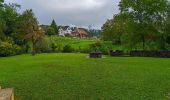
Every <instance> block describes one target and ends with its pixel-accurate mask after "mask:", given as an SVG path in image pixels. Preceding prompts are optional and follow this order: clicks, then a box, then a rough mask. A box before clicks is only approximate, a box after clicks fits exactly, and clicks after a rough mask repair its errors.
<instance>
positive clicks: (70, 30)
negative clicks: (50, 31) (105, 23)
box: [58, 26, 88, 38]
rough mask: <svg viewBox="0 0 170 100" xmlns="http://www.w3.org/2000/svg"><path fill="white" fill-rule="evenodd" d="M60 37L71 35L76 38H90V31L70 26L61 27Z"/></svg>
mask: <svg viewBox="0 0 170 100" xmlns="http://www.w3.org/2000/svg"><path fill="white" fill-rule="evenodd" d="M58 29H59V30H58V31H59V36H65V35H66V34H69V35H71V36H72V37H74V38H88V30H87V29H85V28H77V27H70V26H59V27H58Z"/></svg>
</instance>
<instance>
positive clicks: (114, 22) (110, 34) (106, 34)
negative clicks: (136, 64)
mask: <svg viewBox="0 0 170 100" xmlns="http://www.w3.org/2000/svg"><path fill="white" fill-rule="evenodd" d="M121 17H122V16H120V15H115V16H114V17H113V19H111V20H107V21H106V23H105V24H104V25H103V27H102V35H103V39H104V40H111V41H113V43H116V44H117V43H118V44H120V43H121V36H122V34H123V33H124V27H123V26H124V21H123V19H122V18H121Z"/></svg>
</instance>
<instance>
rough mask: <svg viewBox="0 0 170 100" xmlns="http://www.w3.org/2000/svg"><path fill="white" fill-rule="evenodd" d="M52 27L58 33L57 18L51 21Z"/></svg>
mask: <svg viewBox="0 0 170 100" xmlns="http://www.w3.org/2000/svg"><path fill="white" fill-rule="evenodd" d="M51 27H52V28H53V29H54V31H55V34H56V35H58V26H57V24H56V22H55V20H54V19H53V21H52V23H51Z"/></svg>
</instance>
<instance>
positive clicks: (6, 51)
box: [0, 42, 19, 57]
mask: <svg viewBox="0 0 170 100" xmlns="http://www.w3.org/2000/svg"><path fill="white" fill-rule="evenodd" d="M17 50H19V48H18V46H16V45H15V46H13V45H12V44H11V43H8V42H1V43H0V56H1V57H6V56H11V55H15V54H16V51H17Z"/></svg>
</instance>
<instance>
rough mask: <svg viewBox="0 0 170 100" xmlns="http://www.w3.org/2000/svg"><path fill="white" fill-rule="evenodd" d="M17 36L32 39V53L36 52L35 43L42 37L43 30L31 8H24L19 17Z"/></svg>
mask: <svg viewBox="0 0 170 100" xmlns="http://www.w3.org/2000/svg"><path fill="white" fill-rule="evenodd" d="M19 20H20V22H19V26H18V33H19V34H18V36H19V37H20V38H22V39H25V40H31V41H32V55H35V54H36V48H35V45H36V43H37V42H38V41H39V40H40V39H42V37H43V32H42V30H41V28H40V27H39V25H38V21H37V19H36V17H35V16H34V14H33V12H32V10H26V11H24V12H23V14H22V15H21V16H20V18H19Z"/></svg>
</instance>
